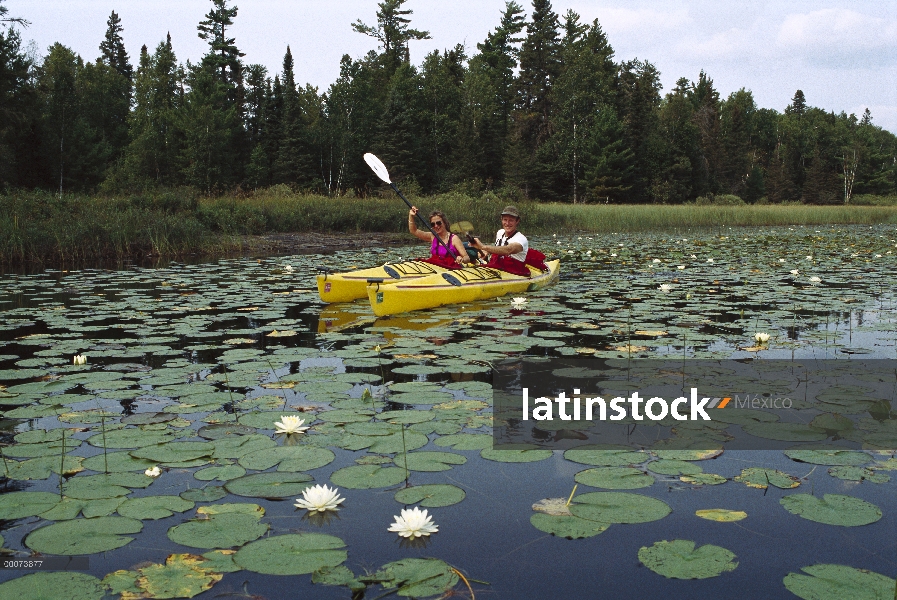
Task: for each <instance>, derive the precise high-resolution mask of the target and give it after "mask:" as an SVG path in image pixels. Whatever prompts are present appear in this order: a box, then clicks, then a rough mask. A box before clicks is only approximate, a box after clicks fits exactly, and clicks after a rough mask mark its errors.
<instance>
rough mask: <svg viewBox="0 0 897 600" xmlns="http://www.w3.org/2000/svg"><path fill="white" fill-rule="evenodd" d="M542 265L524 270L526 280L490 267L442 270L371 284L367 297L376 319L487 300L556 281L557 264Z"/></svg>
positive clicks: (530, 289)
mask: <svg viewBox="0 0 897 600" xmlns="http://www.w3.org/2000/svg"><path fill="white" fill-rule="evenodd" d="M546 265H547V267H548V270H546V271H540V270H539V269H536V268H535V267H528V268H529V269H530V272H531V273H532V276H531V277H528V278H527V277H521V276H520V275H514V274H512V273H507V272H505V271H499V270H498V269H493V268H491V267H465V268H463V269H453V270H448V269H446V270H445V271H444V272H443V273H436V274H433V275H428V276H426V277H417V278H415V279H408V280H406V279H404V278H403V279H401V280H397V281H395V282H393V283H389V284H387V285H384V284H383V283H372V284H370V285H368V286H367V296H368V299H369V300H370V301H371V308H372V309H373V311H374V314H375V315H377V316H378V317H383V316H386V315H394V314H398V313H402V312H407V311H409V310H420V309H422V308H435V307H437V306H443V305H445V304H458V303H461V302H473V301H474V300H488V299H489V298H498V297H500V296H504V295H505V294H514V293H517V294H519V293H521V292H527V291H533V290H538V289H541V288H543V287H545V286H547V285H549V284H551V283H553V282H554V281H555V280H556V279H557V277H558V272H559V267H560V261H558V260H552V261H549V262H548V263H546Z"/></svg>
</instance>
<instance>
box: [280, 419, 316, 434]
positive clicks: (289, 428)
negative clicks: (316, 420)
mask: <svg viewBox="0 0 897 600" xmlns="http://www.w3.org/2000/svg"><path fill="white" fill-rule="evenodd" d="M303 423H305V419H300V418H299V417H297V416H296V415H281V417H280V421H275V423H274V427H275V429H276V433H286V434H288V435H289V434H292V433H304V432H305V430H306V429H308V427H302V426H301V425H302V424H303Z"/></svg>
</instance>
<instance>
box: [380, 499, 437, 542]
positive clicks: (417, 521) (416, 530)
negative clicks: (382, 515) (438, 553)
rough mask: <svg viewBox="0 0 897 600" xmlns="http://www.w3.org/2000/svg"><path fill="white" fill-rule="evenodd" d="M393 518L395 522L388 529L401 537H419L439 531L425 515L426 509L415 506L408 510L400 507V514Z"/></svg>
mask: <svg viewBox="0 0 897 600" xmlns="http://www.w3.org/2000/svg"><path fill="white" fill-rule="evenodd" d="M394 518H395V520H396V522H395V523H393V524H392V525H390V526H389V531H394V532H396V533H398V534H399V535H400V536H402V537H406V538H419V537H421V536H425V535H430V534H431V533H438V532H439V527H438V526H437V525H436V523H434V522H433V519H432V518H430V517H429V516H428V515H427V511H425V510H421V509H419V508H418V507H416V506H415V507H414V508H412V509H410V510H409V509H402V515H401V516H397V517H394Z"/></svg>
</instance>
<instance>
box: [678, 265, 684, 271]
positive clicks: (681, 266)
mask: <svg viewBox="0 0 897 600" xmlns="http://www.w3.org/2000/svg"><path fill="white" fill-rule="evenodd" d="M676 268H677V269H679V270H680V271H681V270H682V269H684V268H685V265H679V266H678V267H676Z"/></svg>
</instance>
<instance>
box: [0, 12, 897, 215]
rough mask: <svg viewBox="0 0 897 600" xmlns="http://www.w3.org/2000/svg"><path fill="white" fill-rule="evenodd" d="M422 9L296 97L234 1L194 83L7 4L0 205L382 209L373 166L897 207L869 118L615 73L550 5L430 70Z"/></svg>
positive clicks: (894, 164)
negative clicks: (41, 200)
mask: <svg viewBox="0 0 897 600" xmlns="http://www.w3.org/2000/svg"><path fill="white" fill-rule="evenodd" d="M405 4H406V0H383V1H381V2H379V3H378V4H377V6H376V16H375V20H370V19H368V20H367V21H365V20H364V19H359V20H357V21H356V22H355V23H353V24H346V25H345V26H351V27H352V28H353V29H354V30H355V31H356V32H357V33H358V34H359V35H366V36H371V37H373V38H375V39H376V41H377V43H378V49H377V50H376V51H371V52H370V53H368V54H367V55H366V56H362V57H351V56H349V55H345V56H343V58H342V60H341V62H340V69H339V77H338V78H337V79H336V81H334V82H333V83H332V84H330V85H329V87H328V88H327V89H326V90H319V89H317V88H315V87H312V86H310V85H307V84H306V85H303V84H301V83H299V82H297V76H296V58H295V57H294V56H293V54H292V53H291V51H290V48H289V47H287V48H286V49H285V54H284V58H283V65H282V68H281V70H280V72H277V73H271V72H269V70H268V69H267V68H266V67H265V66H262V65H259V64H253V63H251V62H249V60H248V57H247V56H245V54H244V53H243V52H241V51H240V47H239V41H238V40H236V39H235V38H234V37H233V34H232V27H233V25H234V23H235V21H236V20H237V19H238V7H237V6H236V5H234V3H233V2H232V1H231V0H210V10H209V12H208V14H206V16H205V19H204V20H202V21H201V22H200V23H198V25H197V33H198V35H199V37H200V38H202V39H203V40H205V41H206V42H207V43H208V50H207V52H206V54H205V55H204V56H203V57H202V59H201V60H200V61H199V62H198V63H196V64H193V63H191V62H190V61H186V62H180V61H179V59H178V56H177V54H176V52H175V46H176V40H172V39H171V37H170V36H168V37H167V39H164V40H161V41H159V42H158V43H157V44H156V45H155V47H148V46H146V45H144V46H143V48H142V49H141V51H140V55H139V56H137V57H134V58H132V57H130V56H128V53H127V51H126V50H125V45H124V37H123V36H124V35H125V24H124V23H123V22H122V20H121V19H120V17H119V16H118V15H117V14H116V13H115V12H112V14H111V15H110V16H109V19H108V22H107V26H108V27H107V30H106V34H105V37H104V39H102V40H100V41H99V46H98V56H97V57H96V58H92V57H82V56H79V55H78V54H76V53H75V52H73V51H72V50H71V49H70V48H68V47H66V46H65V45H63V44H60V43H56V44H53V45H52V46H51V47H49V48H48V49H46V54H45V56H43V57H37V56H34V55H33V54H34V53H33V52H32V53H29V52H28V51H27V48H26V44H25V42H24V41H23V40H24V38H23V35H24V32H25V28H26V27H27V26H28V23H27V21H25V18H26V17H27V15H13V14H10V11H9V10H8V8H6V7H4V6H3V0H0V19H2V20H3V23H2V24H0V190H2V189H5V190H7V191H8V190H46V191H53V192H58V193H60V194H62V193H68V192H79V193H87V194H95V193H98V194H104V195H116V194H139V193H145V192H148V191H154V190H155V191H158V190H164V189H176V188H181V187H189V188H192V189H195V190H200V191H201V192H202V193H204V194H208V195H213V196H214V195H220V194H229V193H234V192H235V191H236V192H239V191H250V190H257V189H262V188H268V187H271V186H276V185H285V186H288V187H289V188H290V189H292V190H294V191H302V192H308V193H314V194H323V195H327V196H342V195H350V196H351V195H357V196H366V195H370V194H374V193H376V191H377V181H376V180H375V178H374V176H373V174H372V173H371V172H370V170H369V169H368V168H367V166H366V165H365V164H364V162H363V161H362V155H363V154H364V153H365V152H373V153H375V154H377V155H378V156H379V157H380V158H381V159H382V160H383V161H384V162H385V163H386V164H387V165H389V168H390V172H391V174H392V177H393V180H394V181H397V182H399V183H400V185H401V186H403V189H405V190H406V191H409V192H411V193H418V194H435V193H442V192H447V191H459V192H462V193H466V194H470V195H473V196H476V195H478V194H480V193H483V192H486V191H494V192H495V193H497V194H499V195H501V196H503V197H505V196H506V197H508V198H519V199H523V198H527V199H532V200H537V201H544V202H566V203H612V204H613V203H629V204H644V203H663V204H674V203H682V202H689V201H694V200H695V199H698V198H704V199H706V198H711V199H712V198H714V197H717V198H725V197H730V196H736V197H737V198H740V199H741V200H743V201H745V202H748V203H757V202H761V203H771V204H778V203H786V202H788V203H792V202H800V203H806V204H849V203H850V202H851V199H852V198H853V197H854V196H856V195H860V194H872V195H879V196H889V195H894V194H895V193H897V138H895V135H894V134H892V133H890V132H888V131H886V130H884V129H882V128H881V127H879V126H876V125H875V124H873V120H872V115H871V114H870V113H869V111H868V110H866V112H865V113H864V114H863V115H859V116H857V115H854V114H849V115H848V114H845V113H843V112H842V113H840V114H835V113H834V112H831V111H827V110H825V109H822V108H816V107H814V106H812V105H811V99H808V98H805V97H804V94H803V92H802V91H801V90H797V91H795V92H794V94H793V97H792V98H791V99H790V103H789V104H788V105H787V108H786V109H785V110H784V112H778V111H776V110H774V109H770V108H761V107H758V106H757V104H756V102H755V100H754V98H753V96H752V94H751V92H750V90H749V89H748V87H749V86H750V82H745V87H744V88H742V89H740V90H739V91H737V92H734V93H732V94H730V95H729V96H728V97H726V98H723V97H721V95H720V93H719V91H718V90H717V89H715V88H714V83H713V79H712V78H711V76H710V74H708V73H704V72H703V71H702V72H700V73H697V74H695V75H696V77H695V79H694V80H691V79H689V78H688V77H682V78H680V79H679V80H678V82H677V84H676V86H675V88H674V89H672V90H669V91H667V92H666V93H663V90H662V88H661V85H660V78H659V72H658V70H657V69H656V67H655V66H654V65H653V64H652V63H651V62H650V61H649V60H637V59H636V60H629V61H617V60H616V59H615V56H614V50H613V47H612V45H611V41H610V40H609V39H608V37H607V35H606V34H605V32H604V31H603V29H602V27H601V25H600V23H599V22H598V20H595V21H593V22H591V23H589V22H583V21H582V20H581V17H580V16H579V15H577V14H576V13H575V12H574V11H572V10H568V11H566V13H563V14H560V13H558V12H556V11H555V9H554V8H553V7H552V4H551V2H550V1H549V0H533V2H532V6H531V7H526V8H524V7H523V6H521V5H520V4H518V3H517V2H514V1H509V2H506V4H505V8H504V11H503V12H501V13H500V14H497V15H496V21H497V24H496V25H495V27H494V28H493V29H492V30H491V31H490V33H489V34H488V36H487V37H486V39H484V40H482V41H480V42H479V43H477V44H476V45H475V48H469V47H466V46H465V45H463V44H458V45H456V46H455V47H453V48H448V49H446V50H444V51H442V52H432V53H431V54H428V55H427V56H426V57H425V58H424V59H423V62H422V63H421V64H419V65H415V64H412V63H411V61H410V53H409V49H410V48H411V47H412V44H413V43H414V42H415V41H417V40H422V39H427V38H429V33H428V32H426V31H421V30H418V29H415V28H414V27H413V23H412V19H411V17H412V11H411V10H410V9H409V8H407V7H406V6H405ZM371 8H372V9H373V8H374V6H373V2H372V7H371ZM312 59H313V58H311V57H303V60H312ZM693 76H694V75H693ZM784 102H785V100H783V103H784ZM735 201H737V199H736V200H735Z"/></svg>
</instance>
